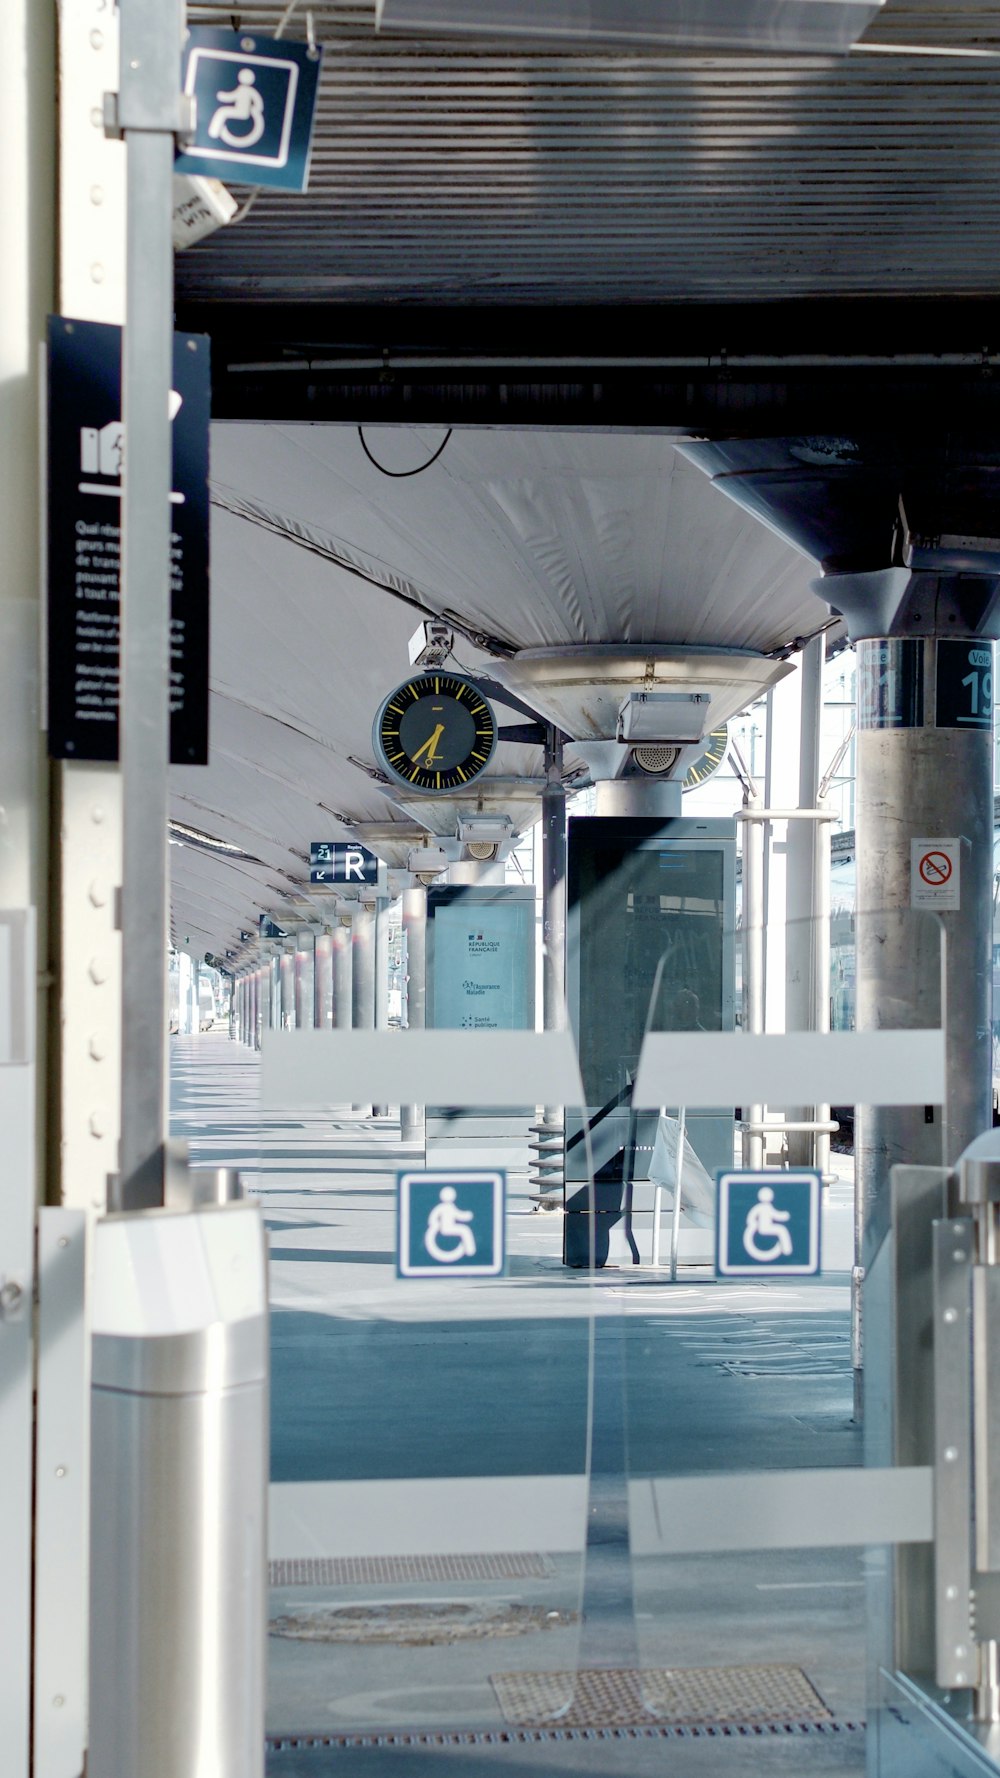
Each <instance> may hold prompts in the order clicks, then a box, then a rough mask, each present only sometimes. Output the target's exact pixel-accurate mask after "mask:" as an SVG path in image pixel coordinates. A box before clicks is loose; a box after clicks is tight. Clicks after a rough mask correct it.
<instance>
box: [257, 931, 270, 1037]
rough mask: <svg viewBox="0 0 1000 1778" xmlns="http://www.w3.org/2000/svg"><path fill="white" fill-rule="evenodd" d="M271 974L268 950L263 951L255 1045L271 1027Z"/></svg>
mask: <svg viewBox="0 0 1000 1778" xmlns="http://www.w3.org/2000/svg"><path fill="white" fill-rule="evenodd" d="M272 983H273V974H272V969H271V955H270V952H267V953H265V955H264V956H263V957H262V958H261V964H260V988H259V994H260V1018H259V1022H258V1035H257V1046H258V1048H259V1047H260V1045H261V1043H262V1042H263V1041H264V1032H265V1031H270V1029H271V988H272Z"/></svg>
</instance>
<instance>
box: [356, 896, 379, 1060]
mask: <svg viewBox="0 0 1000 1778" xmlns="http://www.w3.org/2000/svg"><path fill="white" fill-rule="evenodd" d="M351 954H352V960H353V962H352V971H351V974H352V1020H351V1022H352V1024H353V1026H354V1029H355V1030H356V1031H374V1029H375V904H374V902H368V901H356V902H355V904H354V906H353V908H352V909H351Z"/></svg>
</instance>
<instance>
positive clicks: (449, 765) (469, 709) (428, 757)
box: [372, 673, 497, 796]
mask: <svg viewBox="0 0 1000 1778" xmlns="http://www.w3.org/2000/svg"><path fill="white" fill-rule="evenodd" d="M496 744H497V725H496V722H495V720H494V717H493V712H492V710H491V709H490V706H489V704H488V703H487V702H486V699H485V698H484V697H483V694H482V692H481V691H480V690H479V688H478V686H476V685H472V684H470V683H469V681H468V680H467V679H460V678H458V677H456V675H455V674H454V673H422V674H420V675H419V676H418V677H417V678H415V679H408V680H406V682H405V683H404V684H403V685H399V686H397V687H396V690H395V691H393V692H390V693H389V696H388V697H387V698H386V700H385V702H384V703H383V705H382V706H381V709H380V710H379V713H378V715H377V716H376V718H375V726H374V729H373V730H372V745H373V746H374V749H375V753H376V755H377V756H378V759H379V760H380V762H381V764H382V765H383V766H384V767H385V770H386V771H387V772H388V773H390V775H391V776H392V777H393V778H395V779H396V780H397V782H398V783H400V784H405V785H406V787H407V789H408V790H418V791H420V792H421V793H422V794H423V795H425V796H443V795H445V794H446V793H447V792H450V791H455V790H461V789H462V788H463V786H464V785H466V784H471V783H472V781H473V779H474V778H478V777H479V774H480V772H483V771H485V769H486V767H487V766H488V765H489V763H490V760H491V759H492V757H493V749H494V748H495V746H496Z"/></svg>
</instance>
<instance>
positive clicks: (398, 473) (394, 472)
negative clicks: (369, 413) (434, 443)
mask: <svg viewBox="0 0 1000 1778" xmlns="http://www.w3.org/2000/svg"><path fill="white" fill-rule="evenodd" d="M453 430H454V428H453V427H451V426H449V428H448V430H447V432H446V433H445V435H444V437H443V439H442V440H441V443H440V444H439V445H438V448H437V450H436V451H435V452H434V455H433V457H428V459H427V461H426V463H420V464H418V465H417V467H416V469H386V467H385V464H384V463H380V462H379V460H378V458H377V457H373V456H372V454H371V451H370V450H369V449H368V446H367V445H366V444H365V434H364V428H363V427H362V426H359V427H358V437H359V439H360V440H361V449H362V450H363V451H364V453H365V456H366V457H367V458H368V461H369V463H371V464H373V465H374V467H375V468H376V469H377V470H378V472H379V474H380V475H388V476H391V477H392V479H393V481H402V480H403V479H404V477H406V476H408V475H423V473H424V470H425V469H429V468H430V466H431V464H432V463H436V462H437V460H438V458H439V457H440V455H441V452H442V451H443V450H444V447H445V445H446V444H447V443H448V440H449V438H450V437H451V435H452V432H453Z"/></svg>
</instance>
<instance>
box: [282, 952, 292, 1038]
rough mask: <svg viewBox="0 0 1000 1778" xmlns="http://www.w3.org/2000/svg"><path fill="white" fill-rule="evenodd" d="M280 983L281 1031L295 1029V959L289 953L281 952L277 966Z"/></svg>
mask: <svg viewBox="0 0 1000 1778" xmlns="http://www.w3.org/2000/svg"><path fill="white" fill-rule="evenodd" d="M278 968H279V971H280V982H281V1029H282V1031H294V1029H295V958H294V956H293V954H292V952H291V951H282V953H281V958H280V960H279V965H278Z"/></svg>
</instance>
